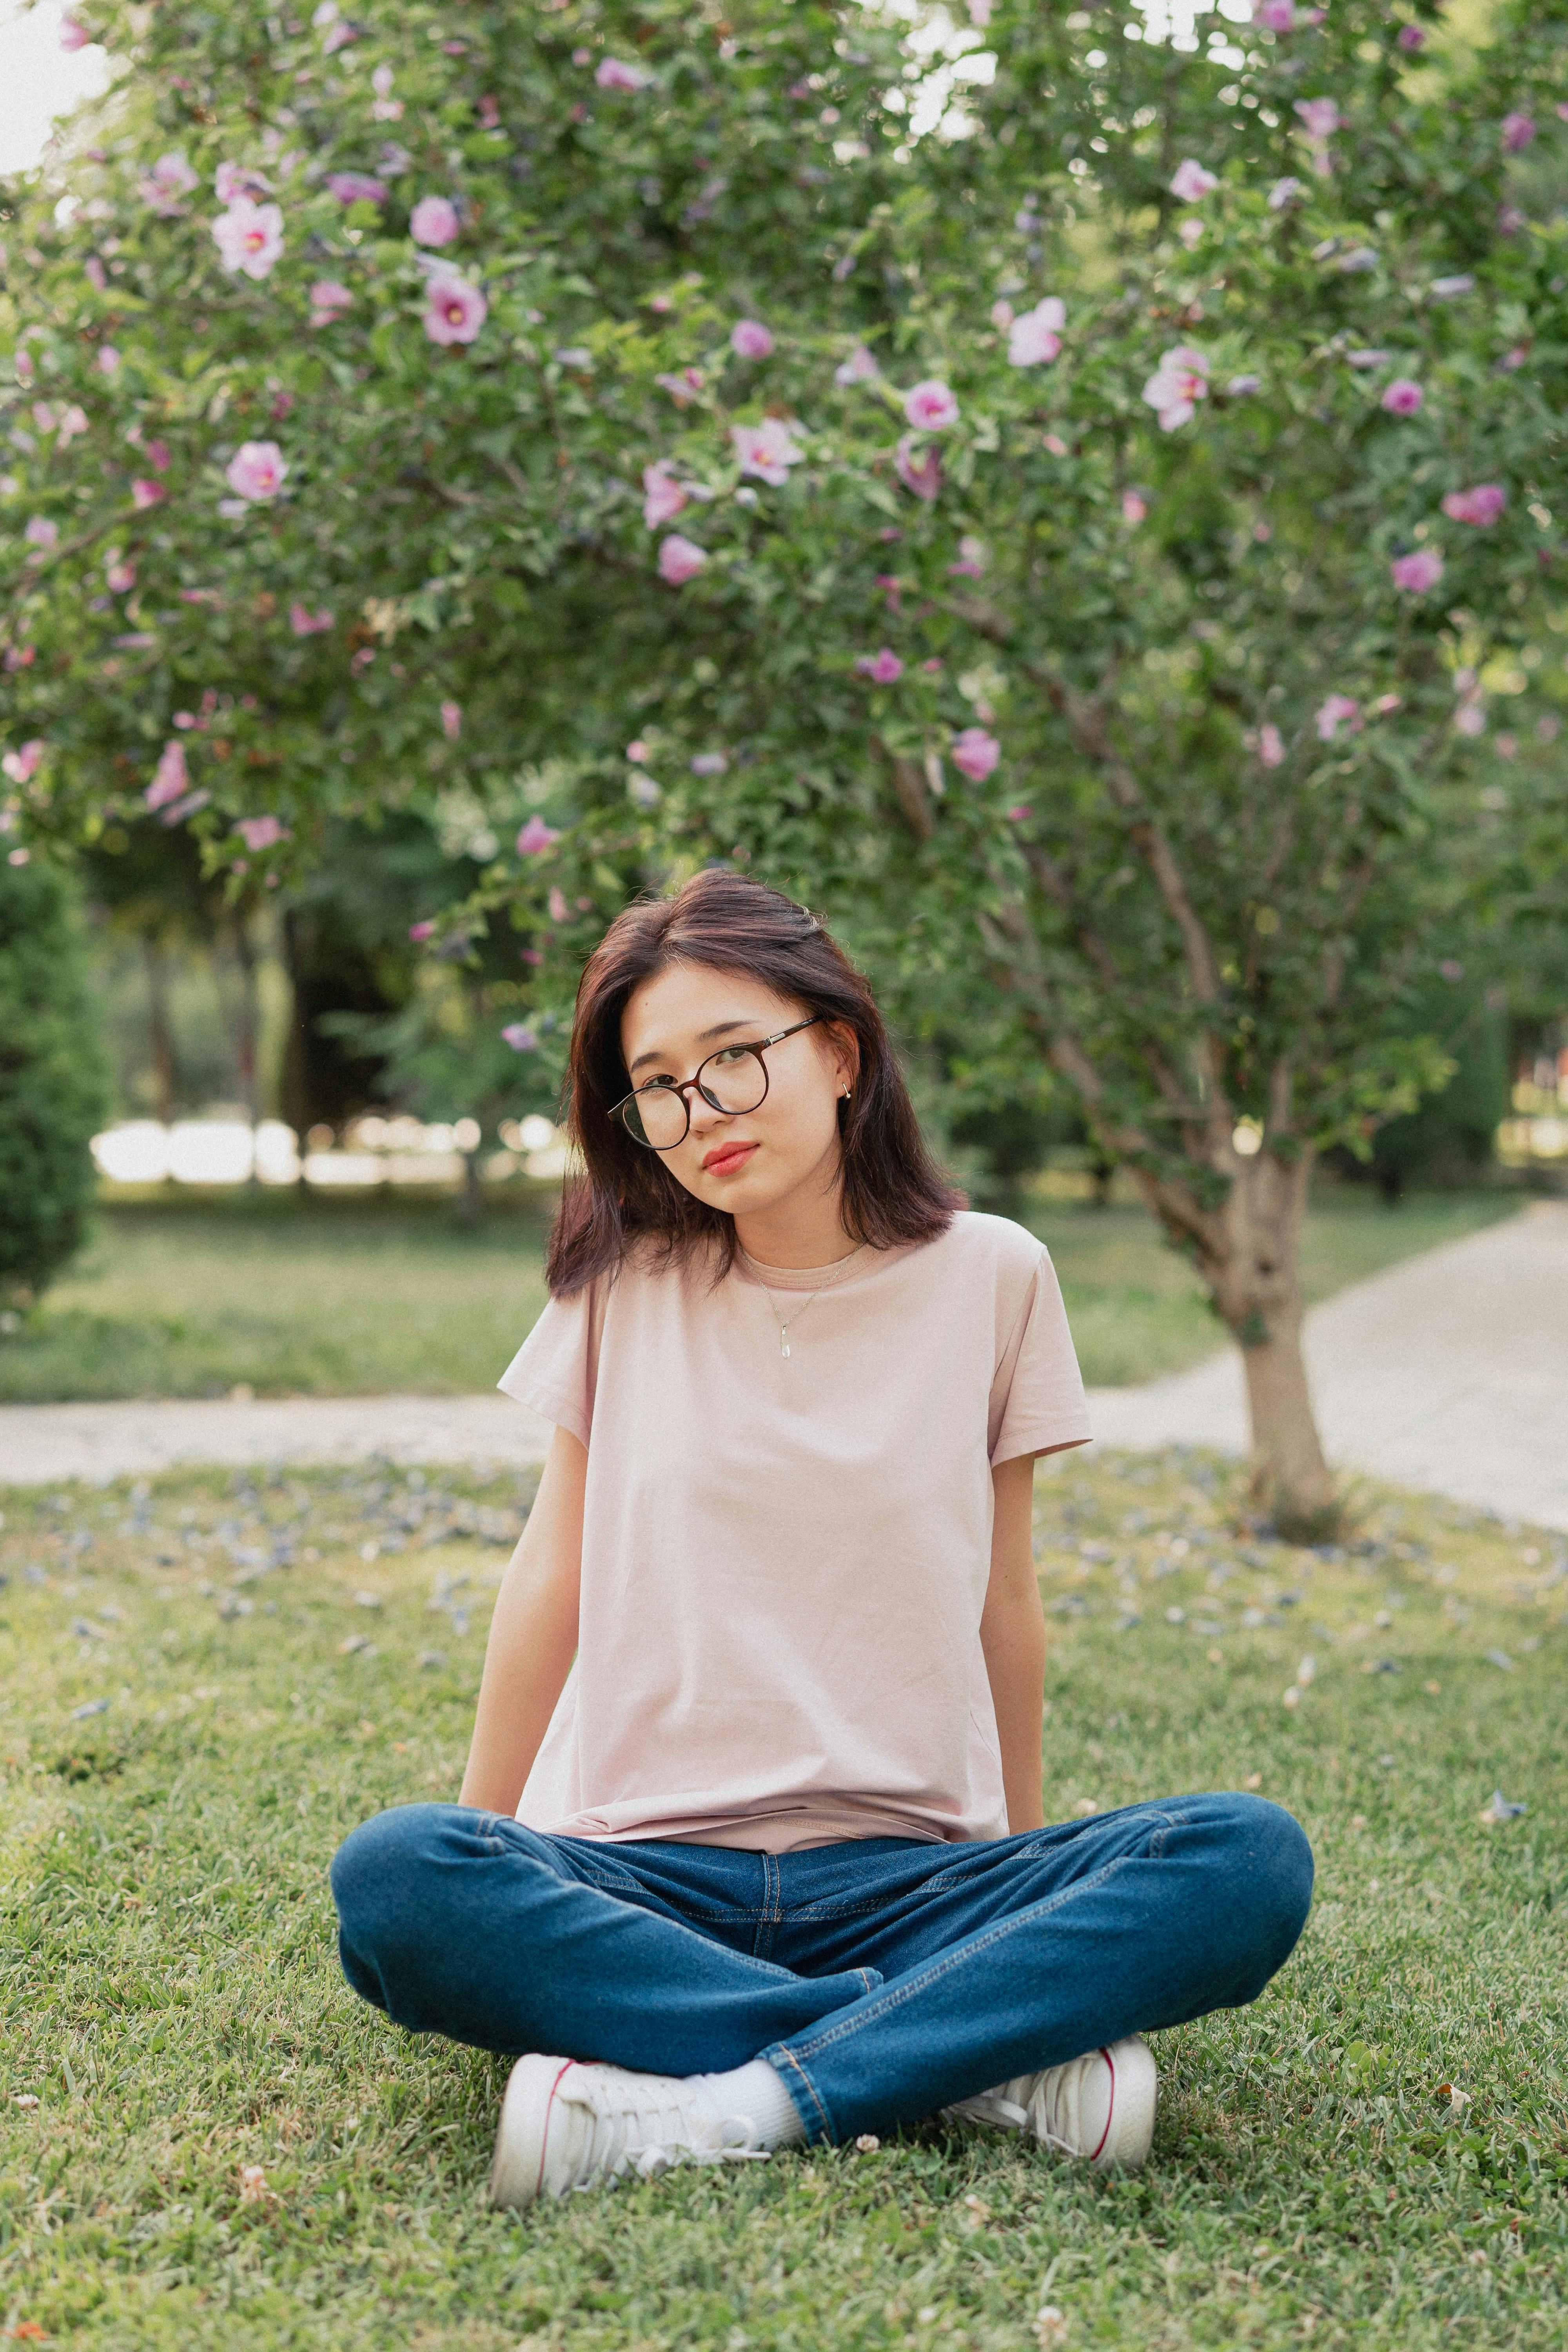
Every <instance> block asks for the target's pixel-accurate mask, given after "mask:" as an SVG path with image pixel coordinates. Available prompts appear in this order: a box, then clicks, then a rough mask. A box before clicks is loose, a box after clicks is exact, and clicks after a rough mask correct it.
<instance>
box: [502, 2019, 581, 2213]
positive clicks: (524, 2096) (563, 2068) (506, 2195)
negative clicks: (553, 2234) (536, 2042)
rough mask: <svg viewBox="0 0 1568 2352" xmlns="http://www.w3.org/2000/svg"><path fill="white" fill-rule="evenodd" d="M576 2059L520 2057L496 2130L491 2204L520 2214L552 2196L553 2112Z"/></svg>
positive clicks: (512, 2072) (533, 2055)
mask: <svg viewBox="0 0 1568 2352" xmlns="http://www.w3.org/2000/svg"><path fill="white" fill-rule="evenodd" d="M574 2063H576V2062H575V2060H574V2059H571V2058H546V2057H541V2056H539V2055H538V2054H537V2053H531V2054H530V2055H529V2056H528V2057H526V2058H520V2059H519V2060H518V2062H517V2063H516V2065H515V2066H514V2067H513V2068H512V2070H511V2073H510V2075H509V2076H508V2078H507V2086H506V2096H505V2097H504V2098H503V2099H502V2101H501V2108H500V2123H499V2125H498V2126H497V2127H496V2149H495V2158H494V2161H493V2162H492V2163H491V2166H490V2203H491V2204H492V2205H502V2206H508V2207H510V2209H511V2210H513V2211H514V2212H521V2211H522V2210H523V2209H524V2208H525V2207H526V2206H529V2205H531V2204H532V2203H533V2202H534V2200H535V2199H536V2198H539V2197H543V2196H548V2195H551V2194H552V2193H553V2192H552V2191H551V2190H549V2189H546V2186H545V2180H544V2162H545V2155H546V2150H547V2147H548V2143H549V2138H550V2116H551V2110H552V2107H553V2105H554V2104H555V2093H556V2090H557V2088H558V2087H559V2084H560V2082H561V2078H562V2076H563V2074H566V2073H567V2072H568V2071H569V2069H570V2068H571V2067H572V2066H573V2065H574Z"/></svg>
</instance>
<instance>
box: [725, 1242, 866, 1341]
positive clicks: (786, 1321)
mask: <svg viewBox="0 0 1568 2352" xmlns="http://www.w3.org/2000/svg"><path fill="white" fill-rule="evenodd" d="M865 1246H866V1244H865V1243H864V1242H860V1243H858V1244H857V1246H856V1247H855V1248H854V1249H852V1250H851V1251H850V1253H849V1255H848V1257H845V1258H840V1259H839V1261H838V1265H837V1266H835V1268H834V1269H833V1270H834V1274H835V1276H837V1275H838V1271H839V1267H840V1266H846V1265H850V1264H851V1263H852V1262H853V1260H854V1259H856V1258H858V1256H859V1255H860V1252H861V1251H862V1250H863V1249H864V1248H865ZM745 1256H746V1264H747V1265H749V1266H750V1267H751V1268H752V1272H753V1273H754V1274H755V1273H756V1260H755V1259H754V1258H753V1257H752V1255H750V1253H749V1252H748V1253H746V1254H745ZM757 1283H758V1286H759V1287H760V1288H761V1290H762V1294H763V1297H764V1298H765V1299H766V1300H767V1302H768V1305H769V1307H772V1308H773V1321H774V1322H775V1323H776V1324H777V1325H778V1327H779V1353H780V1355H781V1356H787V1355H788V1353H789V1327H790V1325H791V1324H792V1323H798V1322H799V1321H800V1318H801V1317H802V1316H803V1315H804V1314H805V1307H815V1306H816V1302H817V1300H818V1299H819V1298H820V1297H821V1296H822V1294H823V1292H824V1291H825V1290H831V1289H832V1288H833V1284H832V1283H831V1282H819V1283H818V1284H817V1286H816V1289H815V1290H814V1291H813V1292H812V1294H811V1297H809V1298H808V1299H807V1300H806V1302H805V1307H796V1308H795V1313H794V1314H793V1315H791V1316H788V1317H784V1316H782V1315H781V1314H780V1313H779V1310H778V1308H777V1307H774V1306H773V1292H772V1291H771V1290H770V1289H769V1288H768V1286H767V1284H766V1283H765V1282H763V1277H762V1276H761V1275H760V1274H758V1275H757Z"/></svg>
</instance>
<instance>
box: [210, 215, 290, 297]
mask: <svg viewBox="0 0 1568 2352" xmlns="http://www.w3.org/2000/svg"><path fill="white" fill-rule="evenodd" d="M212 233H213V243H214V244H215V245H216V247H217V249H218V251H219V253H220V254H221V255H222V256H223V266H224V268H226V270H228V271H229V272H230V274H231V275H232V274H233V273H234V272H235V271H236V270H241V269H242V270H243V271H244V272H245V275H246V276H247V278H266V277H268V276H269V275H270V273H271V271H272V268H273V267H274V265H275V264H276V262H277V259H278V257H279V254H280V253H281V252H282V250H283V215H282V213H281V211H280V210H279V207H278V205H258V204H256V203H254V202H253V201H252V199H251V198H250V197H249V196H236V198H235V200H234V202H233V204H231V205H230V206H229V208H228V210H227V211H226V213H219V214H218V215H217V217H216V219H215V220H214V222H213V224H212Z"/></svg>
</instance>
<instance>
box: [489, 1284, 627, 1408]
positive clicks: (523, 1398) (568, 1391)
mask: <svg viewBox="0 0 1568 2352" xmlns="http://www.w3.org/2000/svg"><path fill="white" fill-rule="evenodd" d="M604 1287H605V1286H604V1285H603V1284H602V1283H599V1282H592V1283H589V1284H588V1285H587V1286H586V1287H585V1288H584V1289H582V1290H578V1291H574V1293H573V1294H572V1296H571V1297H570V1298H552V1299H551V1300H550V1302H549V1303H548V1305H547V1306H546V1307H545V1309H544V1312H543V1314H542V1316H541V1317H540V1318H539V1320H538V1322H537V1323H536V1324H535V1325H534V1327H533V1328H532V1330H531V1332H530V1333H529V1335H528V1337H527V1339H525V1340H524V1341H523V1343H522V1345H521V1348H520V1349H518V1351H517V1353H516V1355H515V1356H514V1357H513V1358H512V1360H511V1361H510V1364H509V1365H508V1366H507V1368H506V1370H505V1371H504V1372H503V1373H502V1374H501V1376H500V1380H499V1381H497V1382H496V1386H497V1387H498V1388H499V1389H500V1390H501V1391H503V1393H504V1394H505V1395H507V1396H509V1397H515V1398H516V1399H517V1402H519V1404H526V1405H530V1406H531V1407H532V1409H533V1411H534V1412H537V1413H541V1414H542V1416H543V1418H544V1419H545V1420H546V1421H552V1422H555V1423H558V1424H559V1426H560V1427H561V1428H563V1429H569V1430H570V1431H571V1433H572V1434H573V1436H574V1438H576V1439H577V1440H578V1442H579V1444H583V1445H586V1444H587V1443H588V1438H589V1432H590V1430H591V1429H592V1427H593V1422H594V1391H595V1387H596V1385H597V1381H598V1371H599V1340H600V1336H601V1333H602V1331H603V1328H604V1319H605V1299H604Z"/></svg>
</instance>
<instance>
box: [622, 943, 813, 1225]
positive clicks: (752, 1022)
mask: <svg viewBox="0 0 1568 2352" xmlns="http://www.w3.org/2000/svg"><path fill="white" fill-rule="evenodd" d="M809 1014H810V1007H809V1006H807V1005H805V1004H803V1003H800V1001H799V999H798V998H795V997H790V996H779V995H776V994H775V993H774V992H773V990H772V989H771V988H769V987H767V986H766V985H765V984H764V983H763V982H761V981H757V980H752V979H751V978H749V977H748V976H747V975H746V974H745V973H744V972H741V971H713V970H712V969H710V967H709V966H708V965H706V964H687V963H672V964H667V965H666V966H665V968H664V969H663V971H658V972H656V973H655V974H654V975H653V977H652V978H651V979H650V980H646V981H644V982H643V983H642V986H641V987H640V988H637V989H635V990H634V991H633V992H632V994H631V995H630V996H629V997H628V998H627V1000H626V1009H625V1011H624V1012H623V1013H622V1014H621V1053H622V1056H623V1058H624V1060H625V1062H626V1070H627V1072H628V1074H629V1076H630V1081H631V1084H632V1085H633V1086H634V1087H640V1086H645V1085H646V1084H647V1081H648V1079H650V1078H658V1077H668V1078H671V1079H674V1080H675V1081H676V1082H677V1083H679V1081H680V1080H681V1079H682V1078H693V1077H695V1076H696V1075H697V1070H698V1066H699V1064H700V1063H701V1062H703V1061H705V1060H706V1059H707V1057H708V1055H710V1054H712V1053H716V1052H718V1051H719V1050H720V1049H721V1047H723V1046H725V1045H749V1044H752V1043H754V1042H755V1041H756V1040H757V1039H759V1038H762V1037H771V1036H773V1034H775V1032H776V1031H778V1030H780V1029H787V1028H789V1027H790V1026H791V1025H792V1024H794V1023H795V1022H796V1021H805V1020H806V1019H807V1018H808V1017H809ZM763 1059H764V1060H765V1062H766V1064H767V1071H768V1090H767V1093H766V1096H765V1097H763V1101H762V1103H761V1104H760V1105H759V1106H758V1108H756V1109H755V1110H751V1111H745V1112H743V1113H741V1114H739V1115H737V1116H726V1115H725V1114H724V1113H723V1112H722V1111H717V1110H715V1109H714V1108H713V1107H712V1105H711V1104H710V1103H709V1102H707V1101H706V1100H705V1099H704V1097H702V1096H701V1095H700V1094H699V1093H698V1091H697V1089H696V1087H692V1088H691V1090H690V1091H689V1094H688V1095H687V1097H686V1100H687V1103H688V1105H689V1110H690V1116H691V1125H690V1128H689V1132H688V1134H687V1137H686V1139H685V1141H684V1142H683V1143H678V1144H677V1145H676V1146H675V1148H674V1150H671V1151H661V1152H660V1153H659V1158H660V1159H661V1160H663V1161H664V1163H665V1165H666V1167H667V1168H668V1169H669V1171H670V1172H671V1173H672V1174H673V1175H674V1176H676V1177H677V1178H678V1179H679V1181H680V1182H681V1183H682V1184H684V1185H685V1187H686V1189H687V1191H688V1192H692V1193H695V1195H696V1197H697V1198H698V1200H700V1201H706V1202H708V1203H709V1205H710V1207H712V1208H715V1209H725V1210H727V1211H729V1213H731V1215H732V1216H733V1215H739V1216H741V1217H754V1216H756V1215H758V1214H760V1213H763V1211H766V1210H770V1209H773V1208H774V1207H776V1206H777V1205H778V1203H779V1202H782V1201H783V1200H784V1198H785V1196H786V1195H787V1194H788V1193H791V1192H795V1190H796V1189H797V1188H798V1187H801V1186H806V1187H809V1188H810V1189H811V1190H812V1191H813V1192H818V1191H820V1192H826V1191H829V1190H831V1188H832V1186H833V1185H834V1184H835V1183H836V1182H837V1179H838V1171H839V1154H838V1114H837V1103H838V1098H839V1097H840V1096H841V1095H842V1094H843V1092H844V1090H845V1088H846V1087H853V1086H854V1084H855V1076H856V1070H857V1066H858V1055H857V1052H856V1045H855V1039H854V1034H853V1032H839V1031H834V1030H830V1029H829V1027H828V1025H827V1024H826V1022H822V1021H819V1022H818V1023H816V1026H815V1027H813V1028H810V1029H801V1030H797V1031H796V1033H795V1035H794V1036H793V1037H786V1038H784V1041H783V1043H782V1044H780V1045H770V1046H768V1047H767V1049H766V1051H765V1053H764V1055H763ZM637 1149H638V1150H646V1149H647V1147H646V1146H645V1145H638V1146H637Z"/></svg>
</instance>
